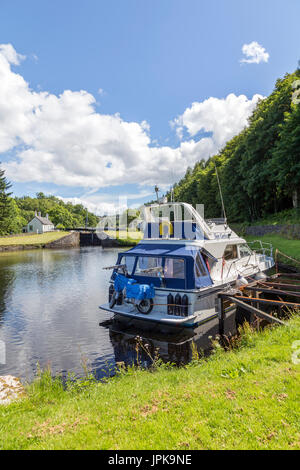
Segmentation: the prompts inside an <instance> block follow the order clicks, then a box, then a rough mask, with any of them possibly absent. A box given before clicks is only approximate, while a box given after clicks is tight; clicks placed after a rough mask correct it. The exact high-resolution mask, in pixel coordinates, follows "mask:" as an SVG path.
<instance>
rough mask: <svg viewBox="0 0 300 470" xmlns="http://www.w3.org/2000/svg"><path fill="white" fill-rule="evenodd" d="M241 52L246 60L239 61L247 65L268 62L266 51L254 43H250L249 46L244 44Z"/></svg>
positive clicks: (268, 55)
mask: <svg viewBox="0 0 300 470" xmlns="http://www.w3.org/2000/svg"><path fill="white" fill-rule="evenodd" d="M242 52H243V54H244V55H245V56H246V58H243V59H241V62H244V63H247V64H259V63H260V62H268V60H269V57H270V54H269V53H268V52H267V51H266V49H265V48H264V47H263V46H261V45H260V44H258V42H256V41H252V42H250V44H244V45H243V47H242Z"/></svg>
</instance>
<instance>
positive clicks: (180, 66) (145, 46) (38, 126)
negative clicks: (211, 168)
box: [0, 0, 300, 212]
mask: <svg viewBox="0 0 300 470" xmlns="http://www.w3.org/2000/svg"><path fill="white" fill-rule="evenodd" d="M0 4H1V16H0V44H4V45H7V44H8V45H11V46H12V48H13V50H14V51H16V53H18V54H22V55H23V56H26V58H25V57H22V58H21V57H19V56H17V59H14V58H12V52H11V49H7V48H6V49H3V50H2V55H3V56H4V58H3V61H2V67H3V70H5V79H4V80H2V81H1V80H0V125H2V127H3V129H4V130H5V135H4V136H3V135H2V134H1V132H0V152H1V153H0V160H1V161H2V162H3V164H4V167H5V169H6V171H7V175H8V177H9V178H10V180H12V182H13V189H14V192H15V194H16V195H23V194H35V193H36V192H37V191H44V192H46V193H53V194H56V195H59V196H61V197H64V198H78V199H80V200H82V201H83V202H84V203H86V204H88V205H89V207H90V208H91V209H93V208H94V209H95V210H98V212H99V211H100V212H101V210H102V209H103V210H107V209H108V208H109V206H110V205H111V204H113V203H114V202H115V201H116V199H117V197H118V196H119V195H120V194H121V195H125V194H127V195H128V196H129V202H130V204H137V203H141V202H143V201H144V200H147V199H149V194H151V192H152V186H153V184H155V183H156V182H157V183H158V184H159V185H160V186H161V187H162V188H167V187H168V185H169V184H171V183H172V182H174V181H176V180H178V178H180V177H181V176H182V175H183V174H184V170H185V169H186V167H187V166H188V165H193V164H194V163H195V161H197V160H198V159H200V158H208V157H209V155H211V154H213V153H215V152H217V151H218V149H219V148H220V146H222V145H223V144H224V143H225V142H226V140H227V139H228V138H231V137H232V135H234V134H236V133H237V132H239V131H240V130H241V125H242V124H243V123H245V122H246V119H247V117H248V116H249V114H250V113H251V111H252V109H253V107H254V106H255V104H256V102H257V97H256V95H261V96H266V95H268V94H269V93H270V92H271V91H272V89H273V86H274V83H275V80H276V79H277V78H279V77H281V76H283V75H284V74H285V73H286V72H291V71H293V70H295V68H296V66H297V61H298V59H299V58H300V50H299V45H300V41H299V39H300V28H299V14H300V4H299V1H298V0H286V1H285V2H284V3H283V2H282V1H278V0H263V1H256V0H251V1H248V0H243V1H240V0H239V1H237V0H226V1H225V0H224V1H222V0H211V1H209V2H207V1H201V0H186V1H179V0H163V1H161V0H160V1H158V0H152V1H146V0H126V1H125V0H111V1H109V2H107V1H102V0H86V1H85V2H82V1H77V0H72V1H71V0H68V1H67V0H64V1H62V0H60V1H57V0H51V2H50V1H43V2H41V1H37V0H35V1H33V0H27V1H26V2H24V1H23V0H22V1H20V0H19V1H16V0H9V1H6V0H0ZM253 42H254V43H257V46H254V48H257V47H258V46H259V48H260V49H259V50H258V53H259V54H260V55H259V56H258V59H257V60H258V62H259V63H255V62H251V57H250V56H246V55H245V54H243V52H242V47H243V46H244V45H249V44H252V43H253ZM0 53H1V51H0ZM264 54H267V56H268V57H267V56H266V55H264ZM249 57H250V62H241V60H242V59H243V58H244V59H246V60H247V59H248V60H249ZM13 62H14V63H13ZM7 63H8V64H9V70H8V68H7ZM0 73H1V62H0ZM16 75H17V76H18V77H20V78H16ZM5 80H6V81H7V83H8V84H9V86H6V85H5V84H6V81H5ZM1 82H2V83H1ZM19 82H20V83H19ZM26 87H27V88H26ZM66 90H70V93H71V92H72V93H71V94H67V95H66V94H65V95H64V93H66ZM99 90H100V91H99ZM80 91H81V94H80V93H77V94H76V93H75V92H80ZM43 92H44V93H43ZM46 93H47V96H48V98H47V97H46V95H45V94H46ZM1 95H2V97H1ZM62 95H63V96H64V97H63V98H61V96H62ZM243 95H245V96H244V98H241V96H243ZM55 96H56V97H57V100H56V99H55ZM92 96H93V97H94V99H95V102H92V98H91V97H92ZM228 96H229V98H228ZM54 103H55V104H54ZM192 103H195V105H194V106H192ZM1 106H2V108H1ZM7 109H9V110H10V113H11V116H10V119H8V117H7V112H6V110H7ZM1 110H2V112H1ZM37 110H38V111H37ZM76 117H77V119H76ZM25 121H26V122H25ZM64 123H68V125H67V126H66V129H65V126H64ZM170 123H171V124H170ZM172 123H173V124H172ZM127 124H129V125H127ZM226 129H227V131H225V130H226ZM1 138H2V139H3V140H2V146H1ZM200 202H201V201H199V203H200ZM99 205H100V206H101V208H102V209H97V208H96V206H99Z"/></svg>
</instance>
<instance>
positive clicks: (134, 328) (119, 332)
mask: <svg viewBox="0 0 300 470" xmlns="http://www.w3.org/2000/svg"><path fill="white" fill-rule="evenodd" d="M147 328H149V326H148V324H147V323H146V322H139V323H136V322H135V324H131V325H129V326H128V325H125V324H124V323H123V322H122V321H118V320H114V321H113V322H112V323H111V325H110V326H109V336H110V340H111V343H112V345H113V348H114V355H115V362H116V363H118V362H121V363H124V364H125V365H127V366H128V365H133V364H137V363H138V362H139V363H140V364H141V365H142V366H143V367H149V366H150V365H151V364H152V361H153V358H154V357H155V356H156V354H158V356H159V358H161V359H162V360H163V361H164V362H171V363H174V364H176V365H181V364H187V363H188V362H190V361H191V360H192V358H193V355H194V354H195V351H197V352H198V354H199V355H208V354H209V353H210V351H211V349H212V342H211V339H212V338H214V337H215V336H216V335H217V334H218V331H219V324H218V320H217V319H213V320H211V321H209V322H207V323H205V324H204V325H201V326H199V327H197V328H195V329H191V328H185V329H181V330H178V328H177V329H176V328H170V327H169V328H166V327H165V329H164V331H161V327H160V326H157V327H156V328H151V329H150V330H148V331H147ZM225 330H226V331H225V334H227V335H230V334H234V333H235V321H234V315H231V316H230V317H229V318H228V319H227V322H226V326H225ZM137 337H138V338H139V339H137ZM140 344H142V345H143V346H145V345H147V347H146V348H145V347H143V346H139V347H138V351H137V345H140ZM145 349H146V350H145ZM147 349H148V351H149V352H147Z"/></svg>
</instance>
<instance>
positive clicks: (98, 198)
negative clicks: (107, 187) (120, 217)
mask: <svg viewBox="0 0 300 470" xmlns="http://www.w3.org/2000/svg"><path fill="white" fill-rule="evenodd" d="M58 197H59V199H62V200H63V201H64V202H71V203H72V204H82V205H83V206H84V207H86V208H88V210H89V211H91V212H93V213H94V214H96V215H104V214H109V215H110V214H115V213H118V212H122V211H124V210H125V209H127V208H128V207H129V208H137V207H139V206H140V205H141V204H142V202H141V203H137V202H135V203H132V201H133V200H136V201H138V200H139V199H145V198H150V197H152V198H153V197H154V196H153V190H151V191H147V190H143V191H140V192H138V193H133V194H126V195H125V194H115V193H114V194H109V193H107V194H89V193H87V194H85V195H83V196H80V197H61V196H58Z"/></svg>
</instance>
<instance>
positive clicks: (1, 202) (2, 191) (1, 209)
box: [0, 168, 12, 235]
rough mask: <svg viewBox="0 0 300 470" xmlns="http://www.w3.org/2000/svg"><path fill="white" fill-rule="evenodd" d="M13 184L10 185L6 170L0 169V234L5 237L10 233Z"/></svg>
mask: <svg viewBox="0 0 300 470" xmlns="http://www.w3.org/2000/svg"><path fill="white" fill-rule="evenodd" d="M10 188H11V183H9V182H8V181H7V179H6V177H5V172H4V170H1V168H0V234H2V235H5V234H7V233H9V229H8V223H9V219H10V217H11V212H12V206H11V203H10V201H11V198H10V196H11V194H12V193H10V192H8V191H9V189H10Z"/></svg>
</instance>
